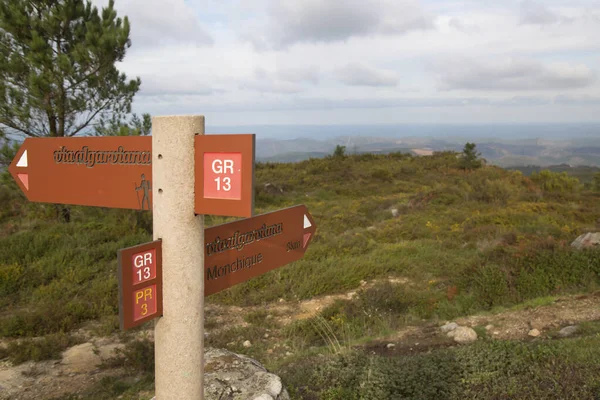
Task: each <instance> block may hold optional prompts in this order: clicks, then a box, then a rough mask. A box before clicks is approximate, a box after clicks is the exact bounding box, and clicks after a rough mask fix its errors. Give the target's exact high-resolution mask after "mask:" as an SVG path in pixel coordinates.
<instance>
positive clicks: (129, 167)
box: [8, 136, 152, 210]
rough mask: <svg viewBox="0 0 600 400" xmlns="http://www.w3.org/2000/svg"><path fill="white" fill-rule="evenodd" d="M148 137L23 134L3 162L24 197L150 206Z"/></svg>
mask: <svg viewBox="0 0 600 400" xmlns="http://www.w3.org/2000/svg"><path fill="white" fill-rule="evenodd" d="M151 148H152V138H151V137H148V136H125V137H122V136H121V137H115V136H113V137H76V138H27V139H25V141H24V143H23V145H22V146H21V148H20V149H19V151H18V152H17V155H16V157H15V159H14V160H13V162H12V163H11V164H10V166H9V167H8V170H9V171H10V173H11V175H12V176H13V178H14V179H15V181H16V182H17V184H18V185H19V187H20V188H21V190H22V191H23V193H25V196H27V198H28V199H29V200H30V201H34V202H43V203H60V204H76V205H84V206H100V207H113V208H131V209H138V210H139V209H143V210H151V209H152V190H151V189H152V188H151V182H152V165H151V163H152V155H151Z"/></svg>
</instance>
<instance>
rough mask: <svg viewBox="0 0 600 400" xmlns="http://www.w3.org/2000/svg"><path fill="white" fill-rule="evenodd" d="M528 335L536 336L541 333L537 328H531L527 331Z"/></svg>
mask: <svg viewBox="0 0 600 400" xmlns="http://www.w3.org/2000/svg"><path fill="white" fill-rule="evenodd" d="M528 335H529V336H531V337H538V336H540V335H541V332H540V331H539V330H537V329H535V328H533V329H532V330H530V331H529V333H528Z"/></svg>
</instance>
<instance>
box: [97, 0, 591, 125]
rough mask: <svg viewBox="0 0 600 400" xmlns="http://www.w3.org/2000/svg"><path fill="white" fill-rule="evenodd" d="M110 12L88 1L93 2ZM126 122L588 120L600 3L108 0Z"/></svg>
mask: <svg viewBox="0 0 600 400" xmlns="http://www.w3.org/2000/svg"><path fill="white" fill-rule="evenodd" d="M107 2H108V1H103V0H97V1H96V0H95V3H96V4H99V5H102V4H106V3H107ZM115 3H116V4H115V8H116V9H117V12H118V14H119V16H123V15H127V16H128V17H129V19H130V22H131V30H132V31H131V39H132V47H131V48H130V49H129V52H128V54H127V56H126V58H125V60H124V62H123V63H122V64H121V65H120V69H121V70H122V71H124V72H126V73H127V74H128V76H131V77H134V76H139V77H140V78H141V80H142V89H141V91H140V92H139V93H138V95H137V96H136V100H135V104H134V108H135V110H134V111H136V112H140V113H141V112H149V113H151V114H153V115H169V114H204V115H206V117H207V125H249V124H378V123H385V124H389V123H497V122H498V123H511V122H514V123H522V122H592V121H594V122H600V0H524V1H521V0H515V1H513V0H502V1H497V0H203V1H200V0H186V1H184V0H116V2H115Z"/></svg>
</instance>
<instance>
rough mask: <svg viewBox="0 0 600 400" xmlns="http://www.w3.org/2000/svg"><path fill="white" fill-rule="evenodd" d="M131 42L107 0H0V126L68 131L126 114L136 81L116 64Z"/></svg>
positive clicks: (36, 132) (39, 132) (34, 132)
mask: <svg viewBox="0 0 600 400" xmlns="http://www.w3.org/2000/svg"><path fill="white" fill-rule="evenodd" d="M130 46H131V41H130V40H129V21H128V19H127V17H125V18H123V19H121V18H117V13H116V11H115V9H114V1H113V0H110V2H109V5H108V7H106V8H103V9H102V11H101V13H99V11H98V9H97V8H96V7H94V6H92V4H91V2H90V1H89V0H85V1H84V0H29V1H11V0H0V130H1V129H2V128H4V130H5V131H6V132H7V133H20V134H25V135H28V136H34V137H39V136H51V137H62V136H73V135H76V134H77V133H80V132H82V131H85V129H86V128H87V127H88V126H90V125H91V124H95V123H96V122H98V121H99V120H101V119H111V118H119V117H120V116H122V115H125V114H127V113H129V112H131V102H132V99H133V96H134V95H135V93H136V92H137V91H138V90H139V87H140V79H139V78H136V79H134V80H129V81H128V80H127V77H126V76H125V74H123V73H120V72H119V71H118V70H117V68H116V67H115V63H116V62H119V61H122V60H123V58H124V57H125V52H126V49H127V48H129V47H130Z"/></svg>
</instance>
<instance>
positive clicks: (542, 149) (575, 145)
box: [206, 123, 600, 167]
mask: <svg viewBox="0 0 600 400" xmlns="http://www.w3.org/2000/svg"><path fill="white" fill-rule="evenodd" d="M206 131H207V132H210V133H255V134H256V137H257V141H256V158H257V160H259V161H273V162H291V161H300V160H304V159H308V158H310V157H324V156H326V155H328V154H332V153H333V151H334V149H335V147H336V146H337V145H342V146H346V152H347V153H349V154H351V153H364V152H372V153H388V152H394V151H402V152H410V153H412V154H415V155H427V154H431V152H433V151H444V150H450V151H462V148H463V146H464V144H465V143H466V142H474V143H476V144H477V149H478V150H479V151H480V152H481V154H482V156H483V157H484V158H485V159H486V160H487V161H488V162H489V163H491V164H495V165H499V166H502V167H509V166H516V165H523V166H526V165H539V166H549V165H557V164H567V165H590V166H600V123H581V124H574V123H569V124H533V123H532V124H487V125H486V124H420V125H415V124H397V125H321V126H319V125H282V126H277V125H248V126H229V127H227V126H221V127H210V126H208V127H207V129H206Z"/></svg>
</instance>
